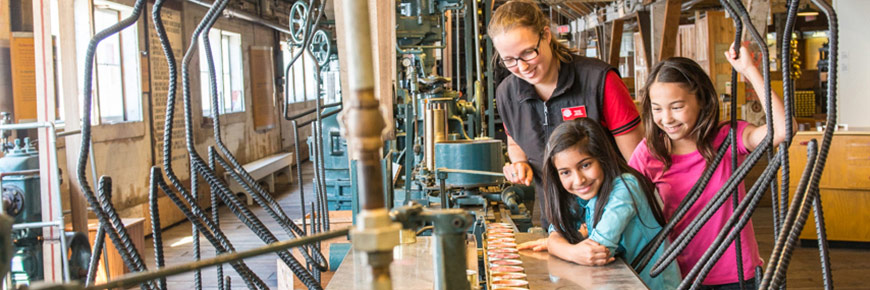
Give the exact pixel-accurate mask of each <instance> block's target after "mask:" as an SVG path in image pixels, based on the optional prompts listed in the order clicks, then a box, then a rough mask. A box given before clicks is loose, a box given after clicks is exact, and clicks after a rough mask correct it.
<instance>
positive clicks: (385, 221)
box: [339, 1, 401, 289]
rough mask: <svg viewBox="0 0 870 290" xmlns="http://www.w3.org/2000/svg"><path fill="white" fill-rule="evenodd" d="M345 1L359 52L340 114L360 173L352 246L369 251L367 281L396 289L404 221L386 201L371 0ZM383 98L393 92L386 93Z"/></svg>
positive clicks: (348, 39) (347, 29) (347, 31)
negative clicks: (393, 267)
mask: <svg viewBox="0 0 870 290" xmlns="http://www.w3.org/2000/svg"><path fill="white" fill-rule="evenodd" d="M344 4H345V6H344V7H342V8H343V9H342V15H340V16H341V17H344V19H345V20H346V21H345V22H344V23H343V25H344V27H343V28H344V29H339V32H342V34H343V35H342V36H341V37H344V39H345V43H353V44H354V45H356V46H357V47H358V52H356V53H349V54H348V55H347V56H348V60H347V76H348V82H347V83H348V86H347V87H348V88H349V89H350V94H349V95H350V98H349V99H347V100H346V102H345V103H346V105H347V107H346V108H345V110H347V111H345V113H344V115H343V118H342V120H341V121H342V126H343V128H344V130H343V132H344V133H345V137H346V139H347V145H348V153H349V156H350V157H351V158H352V160H356V166H357V168H356V171H357V174H358V175H359V178H358V179H357V180H358V185H357V187H358V189H359V199H358V200H359V207H360V212H359V214H357V216H356V217H355V218H356V227H355V228H354V230H353V232H352V236H353V247H354V250H355V251H357V252H361V253H364V254H365V256H364V257H365V258H364V261H365V264H367V265H368V266H369V267H370V268H368V269H370V271H369V272H368V273H363V274H362V275H363V277H364V279H363V281H364V282H363V283H365V284H367V285H366V286H367V288H369V289H392V281H391V280H390V264H391V263H392V261H393V251H392V250H393V247H395V246H396V245H398V244H399V230H400V229H401V225H399V224H398V223H395V222H393V221H392V220H391V219H390V217H389V213H388V212H387V210H386V209H385V207H384V205H385V202H384V190H383V189H384V188H383V187H384V184H383V171H382V170H381V154H382V152H381V151H382V146H383V140H382V138H381V134H382V132H383V130H384V128H385V127H386V125H385V124H384V118H383V116H382V115H381V112H380V110H379V107H380V104H379V103H378V100H377V99H376V98H375V91H374V75H375V74H374V65H373V61H372V58H373V55H372V35H371V25H370V22H369V7H368V6H369V4H368V1H347V2H345V3H344ZM383 97H384V98H386V97H389V96H383Z"/></svg>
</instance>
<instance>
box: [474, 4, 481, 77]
mask: <svg viewBox="0 0 870 290" xmlns="http://www.w3.org/2000/svg"><path fill="white" fill-rule="evenodd" d="M479 1H480V0H471V7H472V8H471V10H472V11H471V16H472V19H474V20H473V21H472V22H473V24H474V35H473V37H474V72H475V73H476V75H475V76H476V77H477V78H478V79H480V78H481V76H482V75H483V73H481V71H480V70H481V69H480V19H478V16H477V2H479Z"/></svg>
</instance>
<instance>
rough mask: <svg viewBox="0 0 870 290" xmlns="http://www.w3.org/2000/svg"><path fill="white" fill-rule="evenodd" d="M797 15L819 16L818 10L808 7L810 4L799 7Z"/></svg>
mask: <svg viewBox="0 0 870 290" xmlns="http://www.w3.org/2000/svg"><path fill="white" fill-rule="evenodd" d="M797 16H803V17H808V16H819V11H815V10H812V9H810V4H807V5H805V6H804V8H801V9H800V10H798V13H797Z"/></svg>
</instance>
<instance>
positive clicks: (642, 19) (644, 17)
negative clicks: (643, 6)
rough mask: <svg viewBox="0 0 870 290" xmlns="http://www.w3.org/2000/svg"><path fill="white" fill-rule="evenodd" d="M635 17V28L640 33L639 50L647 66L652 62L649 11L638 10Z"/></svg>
mask: <svg viewBox="0 0 870 290" xmlns="http://www.w3.org/2000/svg"><path fill="white" fill-rule="evenodd" d="M635 19H637V30H638V33H640V38H641V47H642V48H643V51H640V56H639V57H642V58H643V61H644V63H645V64H646V65H647V67H649V65H650V64H651V63H652V47H651V45H650V43H651V38H650V24H651V23H650V17H649V12H646V11H638V12H637V13H636V14H635Z"/></svg>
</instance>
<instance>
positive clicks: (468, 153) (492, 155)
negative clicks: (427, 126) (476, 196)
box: [435, 139, 505, 187]
mask: <svg viewBox="0 0 870 290" xmlns="http://www.w3.org/2000/svg"><path fill="white" fill-rule="evenodd" d="M501 147H502V142H501V140H493V139H489V140H456V141H442V142H437V143H435V167H436V168H450V169H460V170H476V171H488V172H500V171H501V168H502V166H504V155H503V154H502V153H501V152H502V148H501ZM504 182H505V180H504V178H503V177H497V176H488V175H475V174H459V173H453V174H450V175H449V176H448V177H447V179H446V185H447V186H450V187H481V186H490V185H493V184H501V183H504Z"/></svg>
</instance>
